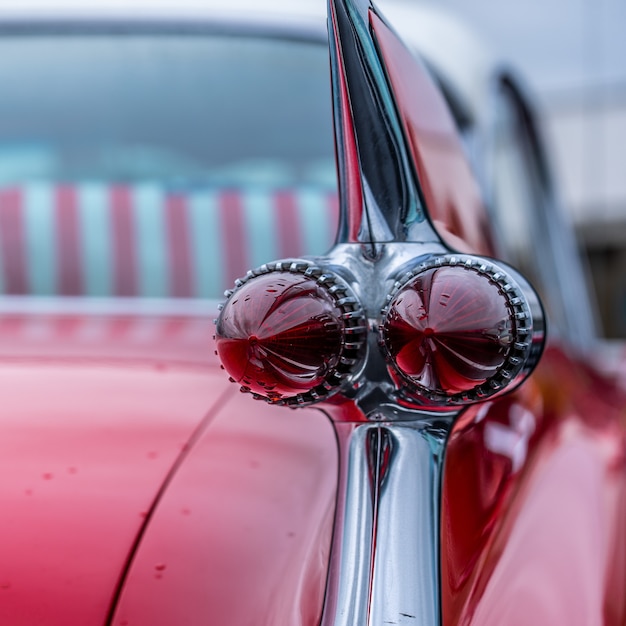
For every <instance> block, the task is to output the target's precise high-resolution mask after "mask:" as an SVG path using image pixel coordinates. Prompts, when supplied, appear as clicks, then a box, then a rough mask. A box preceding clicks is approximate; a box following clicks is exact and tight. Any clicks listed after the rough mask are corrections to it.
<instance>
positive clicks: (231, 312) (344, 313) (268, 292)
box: [215, 263, 364, 404]
mask: <svg viewBox="0 0 626 626" xmlns="http://www.w3.org/2000/svg"><path fill="white" fill-rule="evenodd" d="M363 330H364V327H363V323H362V320H361V315H360V311H359V307H358V305H357V303H356V300H355V299H354V298H353V297H351V294H349V293H348V288H347V286H346V285H344V284H342V283H341V282H340V281H338V279H337V278H336V277H334V276H332V275H330V274H324V273H322V272H321V270H316V269H315V268H312V267H311V266H310V265H305V264H301V265H298V264H290V265H287V264H285V267H283V265H281V264H280V263H279V264H278V267H277V268H274V269H273V270H271V271H270V270H269V268H265V271H264V272H263V273H260V274H257V275H253V276H249V277H248V278H247V279H246V280H245V281H244V282H243V284H241V285H240V286H239V287H238V288H237V289H236V290H235V291H234V292H233V293H232V295H231V296H230V297H229V299H228V301H227V302H226V304H225V305H224V308H223V310H222V312H221V314H220V317H219V319H218V321H217V329H216V337H215V338H216V343H217V353H218V355H219V356H220V359H221V361H222V364H223V365H224V368H225V369H226V371H227V372H228V373H229V374H230V376H231V379H232V380H233V381H234V382H237V383H239V384H240V385H241V386H242V391H250V392H252V393H253V394H255V395H256V396H257V397H259V398H263V399H265V400H268V401H270V402H274V403H278V404H304V403H307V402H312V401H314V400H318V399H320V398H321V397H325V396H327V395H329V394H330V393H331V392H332V391H333V390H334V389H335V388H336V387H338V386H339V385H340V384H341V382H342V381H343V379H344V378H345V376H346V375H347V374H348V373H349V372H350V371H351V368H352V366H353V365H354V364H355V363H356V361H357V359H358V353H359V351H360V348H361V345H362V338H361V334H362V332H363Z"/></svg>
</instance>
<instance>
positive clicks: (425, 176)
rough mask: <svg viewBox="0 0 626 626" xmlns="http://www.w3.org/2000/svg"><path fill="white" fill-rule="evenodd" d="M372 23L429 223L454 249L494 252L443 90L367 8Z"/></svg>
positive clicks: (478, 195) (482, 252)
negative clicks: (439, 88) (439, 89)
mask: <svg viewBox="0 0 626 626" xmlns="http://www.w3.org/2000/svg"><path fill="white" fill-rule="evenodd" d="M370 24H371V27H372V30H373V32H374V35H375V37H376V41H377V43H378V45H379V46H380V53H381V56H382V58H383V59H384V62H385V67H386V70H387V73H388V78H389V81H390V83H391V86H392V88H393V92H394V96H395V99H396V104H397V106H398V108H399V113H400V116H401V118H402V123H403V125H404V133H405V136H406V140H407V143H408V145H409V149H410V150H411V153H412V157H413V163H414V166H415V168H416V170H417V176H418V179H419V182H420V187H421V190H422V193H423V195H424V203H425V206H426V210H427V212H428V214H429V216H430V219H431V220H432V222H433V225H434V226H435V228H436V229H437V231H438V234H439V235H440V237H441V238H442V239H443V240H444V242H445V243H446V244H447V245H448V246H449V247H451V248H452V249H454V250H457V251H458V252H471V253H474V254H483V255H493V254H494V248H493V245H492V243H491V238H490V227H489V224H488V219H487V212H486V209H485V206H484V204H483V202H482V200H481V198H480V191H479V188H478V185H477V183H476V180H475V179H474V176H473V174H472V172H471V170H470V167H469V163H468V162H467V158H466V155H465V153H464V151H463V147H462V145H461V142H460V140H459V137H458V134H457V131H456V128H455V125H454V120H453V119H452V116H451V115H450V113H449V110H448V107H447V105H446V103H445V101H444V99H443V97H442V95H441V93H440V92H439V91H438V90H437V88H436V87H435V84H434V83H433V80H432V78H431V77H430V76H429V75H428V73H427V71H426V69H425V68H423V67H420V66H419V64H418V63H417V62H416V59H415V57H414V55H413V54H411V53H410V52H409V50H408V48H406V47H405V45H403V44H402V42H401V41H400V40H399V39H398V37H397V35H395V33H393V31H391V30H390V28H389V27H388V26H387V25H386V24H385V23H384V22H383V20H382V19H381V18H380V17H378V16H377V15H376V14H374V13H370Z"/></svg>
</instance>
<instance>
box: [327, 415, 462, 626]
mask: <svg viewBox="0 0 626 626" xmlns="http://www.w3.org/2000/svg"><path fill="white" fill-rule="evenodd" d="M377 417H378V419H379V420H380V421H379V422H376V423H367V424H348V423H342V424H337V425H336V427H337V432H338V436H339V441H340V448H341V449H340V458H343V459H344V461H343V465H342V468H341V478H340V494H341V496H340V502H341V506H340V507H338V511H337V520H336V526H335V540H334V545H333V553H332V557H331V558H332V562H331V568H330V574H329V580H328V586H327V599H326V607H325V613H324V617H323V619H322V626H354V625H355V624H359V625H363V626H379V625H380V626H382V625H384V624H414V625H415V626H435V625H436V624H439V622H440V608H439V491H440V477H441V467H442V463H443V454H444V446H445V439H446V436H447V432H448V429H449V427H450V425H451V423H452V419H451V418H450V417H449V418H446V419H441V420H436V421H434V420H432V419H422V418H419V417H417V418H416V416H415V415H413V416H412V417H413V419H409V416H408V415H407V416H405V417H406V421H403V422H401V423H398V422H396V421H393V422H391V421H387V419H386V418H387V412H386V410H385V409H384V408H383V409H382V410H381V411H380V412H379V413H378V414H377ZM394 419H395V416H394Z"/></svg>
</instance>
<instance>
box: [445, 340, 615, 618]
mask: <svg viewBox="0 0 626 626" xmlns="http://www.w3.org/2000/svg"><path fill="white" fill-rule="evenodd" d="M624 406H626V402H625V398H624V397H623V393H621V392H620V391H618V390H617V389H616V388H615V387H614V386H613V385H612V384H611V383H609V382H607V381H606V380H603V379H601V378H600V377H598V376H597V375H596V374H595V373H594V372H593V371H592V370H590V369H588V368H587V367H585V365H584V364H582V363H575V362H574V361H573V360H572V359H570V358H569V357H568V356H566V355H565V354H564V353H563V352H561V351H560V350H559V349H557V348H555V347H552V348H550V349H548V350H547V351H546V353H545V354H544V357H543V360H542V362H541V363H540V365H539V367H538V369H537V371H536V373H535V374H534V375H533V376H532V377H531V379H530V380H529V381H528V382H527V383H526V385H525V386H524V387H522V388H521V389H520V390H518V391H516V392H515V393H514V394H512V395H510V396H507V397H505V398H502V399H500V400H497V401H495V402H492V403H487V404H485V405H482V406H480V405H479V406H477V407H473V408H472V409H471V410H470V411H468V412H467V413H466V414H465V415H464V416H463V417H462V418H461V420H460V421H459V422H458V423H457V424H456V426H455V428H454V431H453V432H452V434H451V437H450V442H449V446H448V449H447V453H446V454H447V457H446V471H445V474H444V484H443V508H442V526H441V541H442V601H443V617H444V624H445V625H446V626H452V625H459V624H463V625H465V624H467V625H469V624H472V625H476V626H479V625H480V626H495V625H501V624H506V625H507V626H527V625H528V624H536V625H545V626H548V625H554V624H568V625H570V626H578V625H580V626H592V625H594V626H595V625H599V624H603V625H604V626H620V625H623V624H624V620H625V619H626V605H625V598H624V589H626V542H625V540H624V529H625V528H626V465H625V459H626V456H625V450H626V448H625V440H624V434H625V426H626V414H625V412H624V408H623V407H624Z"/></svg>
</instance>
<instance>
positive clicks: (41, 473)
mask: <svg viewBox="0 0 626 626" xmlns="http://www.w3.org/2000/svg"><path fill="white" fill-rule="evenodd" d="M116 321H117V322H118V324H117V326H116V324H115V322H116ZM174 321H176V322H177V323H176V324H174V323H173V322H174ZM125 322H126V324H125V325H123V326H120V325H119V320H114V319H108V318H107V319H105V318H100V319H98V320H96V319H90V318H87V317H81V316H76V315H74V316H50V317H48V316H44V315H41V316H27V317H23V316H19V315H13V316H10V317H8V316H3V317H0V397H1V398H2V408H1V410H0V429H1V431H2V437H0V474H1V475H2V480H1V481H0V498H1V500H2V503H3V507H2V514H1V515H0V553H1V554H2V558H1V559H0V623H2V624H7V625H9V624H10V625H11V626H32V625H35V624H45V625H46V626H61V625H63V626H67V625H68V624H80V625H81V626H83V625H84V626H90V625H97V626H102V624H104V623H105V619H106V615H107V613H108V611H109V609H110V604H111V602H112V600H113V597H114V594H115V589H116V586H117V584H118V581H119V577H120V575H121V573H122V571H123V569H124V566H125V563H126V560H127V559H128V556H129V553H130V551H131V549H132V547H133V544H134V542H135V540H136V538H137V536H138V535H139V533H140V532H141V530H142V527H143V525H144V523H145V521H146V516H147V515H148V514H149V512H150V510H151V507H152V506H153V505H154V503H155V501H156V499H157V495H158V493H159V490H160V489H161V487H162V485H163V483H164V481H165V480H166V478H167V476H168V474H169V472H170V471H171V470H172V467H173V466H174V464H175V463H176V461H177V459H178V458H179V456H180V455H181V452H182V451H183V450H184V449H185V447H186V446H187V445H188V444H189V442H190V441H191V440H192V438H193V434H194V432H195V430H196V429H197V428H198V427H199V425H200V424H201V423H202V422H203V420H205V419H207V418H208V416H209V415H210V413H211V408H212V407H213V406H214V405H216V403H218V402H219V399H220V394H221V393H223V392H224V385H223V382H222V380H221V376H220V375H219V374H220V373H219V371H218V370H217V368H215V367H208V363H207V362H206V360H205V362H204V363H203V364H201V363H198V362H193V361H191V360H189V359H186V358H185V357H184V355H185V352H186V350H187V348H186V345H187V341H188V340H187V339H185V337H186V335H185V333H188V336H189V338H190V339H191V338H192V337H193V336H194V335H195V337H196V338H198V337H199V336H202V335H204V336H205V337H206V345H209V344H208V341H209V337H210V326H208V325H207V323H206V321H205V320H168V319H156V318H149V319H147V318H141V317H134V318H125ZM168 324H170V326H169V327H168ZM159 328H160V329H161V330H162V331H165V330H166V329H168V328H169V332H163V334H160V333H159V332H158V330H159ZM175 329H176V330H175ZM159 336H161V337H162V338H163V341H162V343H161V344H160V343H159V341H158V337H159ZM150 337H152V340H150ZM81 353H82V356H81Z"/></svg>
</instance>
